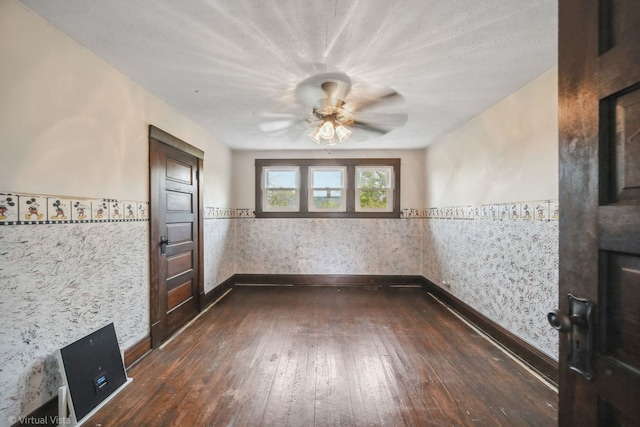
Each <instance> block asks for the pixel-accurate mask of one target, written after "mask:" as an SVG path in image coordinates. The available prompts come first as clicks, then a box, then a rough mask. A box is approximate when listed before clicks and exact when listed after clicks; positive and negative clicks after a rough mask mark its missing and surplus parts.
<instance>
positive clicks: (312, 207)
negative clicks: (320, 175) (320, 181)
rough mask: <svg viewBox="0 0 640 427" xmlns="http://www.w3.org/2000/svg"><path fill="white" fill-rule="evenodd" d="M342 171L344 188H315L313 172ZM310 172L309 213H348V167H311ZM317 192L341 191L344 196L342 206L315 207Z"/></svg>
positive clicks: (341, 201)
mask: <svg viewBox="0 0 640 427" xmlns="http://www.w3.org/2000/svg"><path fill="white" fill-rule="evenodd" d="M337 170H340V171H341V172H342V187H315V186H314V182H313V172H315V171H337ZM307 171H308V183H309V189H308V200H307V210H308V211H309V212H346V211H347V181H348V175H347V167H346V166H337V165H333V166H329V165H322V166H316V165H310V166H309V167H308V169H307ZM316 190H330V191H331V190H339V191H340V192H341V194H342V196H341V197H340V199H341V200H340V206H338V207H337V208H317V207H315V205H314V202H313V199H314V197H315V196H314V194H313V193H314V191H316Z"/></svg>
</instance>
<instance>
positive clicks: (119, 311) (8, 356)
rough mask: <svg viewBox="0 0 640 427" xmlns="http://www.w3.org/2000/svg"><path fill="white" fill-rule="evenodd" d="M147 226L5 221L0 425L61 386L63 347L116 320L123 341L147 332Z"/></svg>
mask: <svg viewBox="0 0 640 427" xmlns="http://www.w3.org/2000/svg"><path fill="white" fill-rule="evenodd" d="M148 226H149V223H148V222H146V221H142V222H103V223H75V224H74V223H69V224H31V225H5V226H2V227H0V284H1V285H0V319H1V324H2V329H0V360H2V366H0V393H1V394H0V425H5V423H6V424H7V425H8V423H9V421H8V420H9V419H11V418H10V417H18V416H21V415H22V416H24V415H26V414H28V413H29V412H31V411H32V410H34V409H35V408H37V407H38V406H40V405H42V404H43V403H44V402H46V401H48V400H49V399H51V398H52V397H53V396H54V395H55V394H56V393H57V387H58V386H59V385H60V384H61V378H60V375H59V373H58V366H57V362H56V360H55V356H54V354H55V351H56V350H57V349H59V348H61V347H63V346H65V345H67V344H70V343H71V342H73V341H75V340H77V339H78V338H81V337H83V336H85V335H87V334H88V333H90V332H92V331H94V330H96V329H98V328H100V327H102V326H104V325H106V324H108V323H110V322H114V324H115V328H116V333H117V335H118V340H119V343H120V346H121V348H127V347H129V346H131V345H132V344H134V343H136V342H137V341H139V340H140V339H142V338H144V337H145V336H146V335H147V334H148V331H149V272H148V270H149V267H148V265H149V262H148V252H149V251H148Z"/></svg>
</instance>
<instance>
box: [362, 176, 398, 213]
mask: <svg viewBox="0 0 640 427" xmlns="http://www.w3.org/2000/svg"><path fill="white" fill-rule="evenodd" d="M392 210H393V167H390V166H356V211H360V212H375V211H384V212H390V211H392Z"/></svg>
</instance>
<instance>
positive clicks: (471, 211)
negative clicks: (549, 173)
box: [402, 199, 560, 221]
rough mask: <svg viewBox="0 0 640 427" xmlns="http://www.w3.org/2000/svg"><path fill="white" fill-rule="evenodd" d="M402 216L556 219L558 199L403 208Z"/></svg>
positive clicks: (517, 219)
mask: <svg viewBox="0 0 640 427" xmlns="http://www.w3.org/2000/svg"><path fill="white" fill-rule="evenodd" d="M402 217H403V218H428V219H454V220H467V221H469V220H488V221H558V220H559V218H560V206H559V203H558V200H554V199H547V200H533V201H525V202H507V203H489V204H483V205H464V206H445V207H431V208H423V209H403V210H402Z"/></svg>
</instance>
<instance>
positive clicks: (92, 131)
mask: <svg viewBox="0 0 640 427" xmlns="http://www.w3.org/2000/svg"><path fill="white" fill-rule="evenodd" d="M149 124H153V125H155V126H157V127H159V128H161V129H163V130H165V131H166V132H169V133H171V134H173V135H175V136H176V137H178V138H180V139H183V140H184V141H186V142H188V143H190V144H192V145H194V146H196V147H198V148H200V149H202V150H203V151H204V152H205V171H204V182H205V184H204V185H205V201H204V203H205V205H214V206H215V205H218V206H228V205H229V203H230V201H231V196H230V194H231V184H230V183H231V173H230V168H231V150H229V149H228V148H227V147H226V146H225V145H223V144H222V143H221V142H220V141H217V140H216V139H215V138H214V137H213V136H211V135H209V134H208V133H207V132H205V131H204V130H203V129H202V128H201V127H199V126H197V125H196V124H194V123H193V122H191V121H189V120H188V119H187V118H185V117H184V116H182V115H180V114H179V113H177V112H176V111H175V110H174V109H172V108H171V107H169V106H168V105H167V104H165V103H164V102H163V101H161V100H160V99H158V98H156V97H154V96H153V95H151V94H150V93H148V92H147V91H145V90H144V89H142V88H141V87H140V86H138V85H137V84H136V83H134V82H132V81H131V80H129V79H128V78H126V77H125V76H124V75H122V74H121V73H120V72H118V71H117V70H115V69H114V68H113V67H111V66H110V65H109V64H107V63H105V62H104V61H103V60H101V59H100V58H98V57H96V56H95V55H93V54H92V53H91V52H89V51H87V50H86V49H85V48H84V47H82V46H81V45H79V44H78V43H76V42H75V41H74V40H72V39H70V38H69V37H67V36H66V35H64V34H62V33H61V32H60V31H58V30H57V29H55V28H54V27H52V26H51V25H50V24H48V23H47V22H45V21H44V20H42V19H41V18H40V17H38V16H37V15H34V14H33V13H31V12H30V11H29V10H27V9H26V8H25V7H24V6H22V5H21V4H20V3H18V2H17V1H16V0H1V1H0V149H1V150H0V170H1V171H2V175H1V178H0V193H11V196H12V197H13V200H14V201H15V200H16V198H17V197H18V196H20V197H22V195H50V196H55V197H54V198H53V199H54V200H55V198H63V197H66V198H68V199H74V200H76V199H82V198H90V199H104V198H108V199H118V200H127V201H135V202H141V203H142V204H143V205H144V204H146V202H148V200H149V196H148V186H149V178H148V175H149V172H148V171H149V166H148V164H149V160H148V126H149ZM16 194H18V196H16ZM7 197H8V195H6V194H5V195H4V196H3V195H2V194H0V199H6V198H7ZM21 200H22V199H21ZM41 200H42V201H43V202H42V203H41V205H40V207H41V208H42V209H45V210H46V208H47V202H46V200H47V199H46V198H42V199H41ZM49 200H51V199H49ZM12 209H16V206H15V205H14V206H12ZM3 217H4V218H0V248H2V250H0V324H1V325H2V329H0V360H1V361H2V366H0V426H6V425H9V424H10V422H9V420H10V417H19V416H24V415H26V414H28V413H29V412H31V411H32V410H34V409H35V408H37V407H38V406H40V405H42V404H43V403H45V402H46V401H48V400H49V399H50V398H51V397H52V396H53V395H54V393H55V392H56V391H57V387H58V385H60V377H59V374H58V372H57V363H56V362H55V358H54V356H53V355H54V352H55V351H56V350H57V349H59V348H61V347H62V346H65V345H67V344H69V343H71V342H73V341H75V340H76V339H78V338H80V337H82V336H85V335H86V334H88V333H90V332H92V331H93V330H95V329H97V328H99V327H101V326H104V325H105V324H106V323H108V322H114V324H115V327H116V332H117V334H118V339H119V341H120V345H121V347H122V348H123V349H126V348H128V347H130V346H131V345H132V344H134V343H136V342H138V341H139V340H140V339H142V338H144V337H145V335H146V334H147V333H148V331H149V295H148V293H149V272H148V269H149V261H148V256H149V255H148V254H149V249H148V239H149V235H148V222H147V221H146V220H145V219H136V220H131V221H128V222H127V221H122V222H119V221H115V222H100V221H97V222H95V221H91V220H85V221H83V223H77V224H71V223H65V222H59V223H54V224H30V225H19V224H16V221H17V220H18V219H21V220H22V221H24V219H25V218H24V215H20V216H18V215H16V214H15V213H13V217H12V218H13V221H11V219H12V218H11V216H7V215H3ZM48 219H51V215H50V214H49V215H48V216H43V220H48ZM207 255H209V253H208V252H207V250H206V249H205V257H207ZM206 274H207V273H206V272H205V279H206V280H208V279H209V278H208V277H207V276H206ZM214 279H215V278H214Z"/></svg>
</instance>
